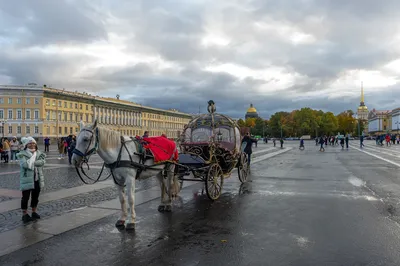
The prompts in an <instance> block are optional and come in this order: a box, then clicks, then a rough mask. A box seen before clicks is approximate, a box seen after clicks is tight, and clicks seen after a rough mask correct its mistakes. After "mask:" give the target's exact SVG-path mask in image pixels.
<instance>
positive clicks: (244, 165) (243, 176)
mask: <svg viewBox="0 0 400 266" xmlns="http://www.w3.org/2000/svg"><path fill="white" fill-rule="evenodd" d="M248 174H249V164H248V161H247V155H246V154H245V153H242V154H241V155H240V159H239V163H238V176H239V180H240V182H242V183H244V182H246V181H247V176H248Z"/></svg>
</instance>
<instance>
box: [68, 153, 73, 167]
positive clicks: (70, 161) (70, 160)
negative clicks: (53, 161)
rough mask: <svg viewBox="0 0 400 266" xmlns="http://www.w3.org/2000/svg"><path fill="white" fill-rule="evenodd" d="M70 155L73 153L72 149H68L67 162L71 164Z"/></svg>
mask: <svg viewBox="0 0 400 266" xmlns="http://www.w3.org/2000/svg"><path fill="white" fill-rule="evenodd" d="M72 155H73V153H72V150H68V162H69V164H72V162H71V159H72Z"/></svg>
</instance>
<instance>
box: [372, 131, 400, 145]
mask: <svg viewBox="0 0 400 266" xmlns="http://www.w3.org/2000/svg"><path fill="white" fill-rule="evenodd" d="M375 141H376V145H380V146H383V145H384V143H385V142H386V146H390V145H392V144H393V145H395V144H396V143H397V144H399V145H400V135H396V134H381V135H378V136H376V139H375Z"/></svg>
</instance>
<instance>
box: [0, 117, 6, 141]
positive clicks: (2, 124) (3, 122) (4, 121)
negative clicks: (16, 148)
mask: <svg viewBox="0 0 400 266" xmlns="http://www.w3.org/2000/svg"><path fill="white" fill-rule="evenodd" d="M0 123H1V128H2V129H3V138H4V130H5V129H4V124H5V123H7V120H0Z"/></svg>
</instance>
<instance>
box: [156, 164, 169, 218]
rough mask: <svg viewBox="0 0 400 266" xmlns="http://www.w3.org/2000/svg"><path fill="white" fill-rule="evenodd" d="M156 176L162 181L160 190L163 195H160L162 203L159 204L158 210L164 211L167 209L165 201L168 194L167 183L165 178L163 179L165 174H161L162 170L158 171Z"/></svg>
mask: <svg viewBox="0 0 400 266" xmlns="http://www.w3.org/2000/svg"><path fill="white" fill-rule="evenodd" d="M156 177H157V179H158V182H159V183H160V190H161V196H160V198H161V203H160V205H159V206H158V211H159V212H163V211H165V202H166V200H167V199H166V195H167V193H166V187H165V184H164V180H163V175H162V174H161V172H160V173H158V174H157V175H156Z"/></svg>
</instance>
